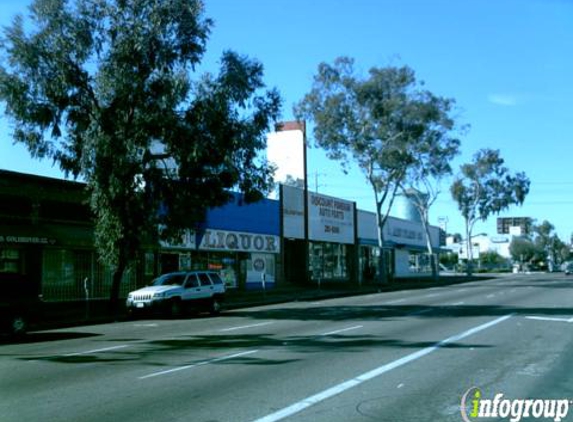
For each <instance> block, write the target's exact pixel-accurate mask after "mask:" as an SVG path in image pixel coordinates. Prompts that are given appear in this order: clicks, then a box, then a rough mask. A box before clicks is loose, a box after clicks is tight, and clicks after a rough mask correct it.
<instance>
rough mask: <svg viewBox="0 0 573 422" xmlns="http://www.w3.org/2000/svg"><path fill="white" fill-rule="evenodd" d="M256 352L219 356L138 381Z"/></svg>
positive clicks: (154, 374) (156, 373)
mask: <svg viewBox="0 0 573 422" xmlns="http://www.w3.org/2000/svg"><path fill="white" fill-rule="evenodd" d="M257 352H258V350H247V351H246V352H240V353H234V354H232V355H227V356H221V357H218V358H214V359H209V360H204V361H201V362H197V363H194V364H192V365H185V366H178V367H176V368H171V369H167V370H166V371H160V372H154V373H152V374H149V375H144V376H143V377H139V379H140V380H144V379H148V378H153V377H158V376H161V375H167V374H172V373H173V372H179V371H184V370H186V369H191V368H196V367H198V366H204V365H209V364H212V363H217V362H222V361H225V360H230V359H235V358H239V357H242V356H247V355H252V354H253V353H257Z"/></svg>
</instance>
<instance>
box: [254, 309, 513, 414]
mask: <svg viewBox="0 0 573 422" xmlns="http://www.w3.org/2000/svg"><path fill="white" fill-rule="evenodd" d="M512 316H513V314H510V315H505V316H503V317H500V318H497V319H494V320H493V321H490V322H487V323H485V324H482V325H478V326H477V327H474V328H470V329H469V330H466V331H464V332H463V333H460V334H456V335H455V336H452V337H448V338H447V339H445V340H442V341H440V342H439V343H436V344H434V345H433V346H430V347H426V348H425V349H422V350H419V351H417V352H414V353H412V354H409V355H407V356H404V357H403V358H400V359H398V360H395V361H393V362H390V363H387V364H385V365H382V366H380V367H378V368H376V369H373V370H371V371H369V372H365V373H364V374H362V375H359V376H357V377H356V378H352V379H350V380H348V381H345V382H343V383H341V384H338V385H335V386H334V387H331V388H329V389H327V390H324V391H322V392H320V393H318V394H315V395H314V396H310V397H307V398H305V399H303V400H301V401H299V402H297V403H294V404H293V405H291V406H288V407H285V408H284V409H281V410H279V411H277V412H274V413H271V414H270V415H267V416H264V417H262V418H260V419H256V420H254V421H253V422H276V421H279V420H282V419H284V418H287V417H289V416H292V415H294V414H296V413H299V412H301V411H303V410H305V409H307V408H308V407H311V406H313V405H315V404H317V403H320V402H322V401H324V400H326V399H329V398H331V397H334V396H336V395H338V394H341V393H343V392H344V391H346V390H349V389H351V388H353V387H356V386H358V385H360V384H362V383H364V382H366V381H369V380H371V379H373V378H376V377H378V376H380V375H382V374H384V373H386V372H389V371H391V370H393V369H396V368H399V367H401V366H404V365H406V364H408V363H410V362H413V361H415V360H418V359H420V358H422V357H424V356H426V355H429V354H430V353H432V352H435V351H436V350H438V349H440V348H441V347H443V346H445V345H447V344H449V343H454V342H456V341H459V340H462V339H464V338H466V337H469V336H471V335H473V334H476V333H478V332H480V331H483V330H486V329H488V328H491V327H493V326H494V325H497V324H499V323H501V322H503V321H505V320H507V319H509V318H511V317H512Z"/></svg>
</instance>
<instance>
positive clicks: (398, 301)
mask: <svg viewBox="0 0 573 422" xmlns="http://www.w3.org/2000/svg"><path fill="white" fill-rule="evenodd" d="M402 302H406V299H396V300H391V301H390V302H386V303H384V305H393V304H395V303H402Z"/></svg>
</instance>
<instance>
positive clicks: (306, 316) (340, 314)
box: [237, 304, 573, 322]
mask: <svg viewBox="0 0 573 422" xmlns="http://www.w3.org/2000/svg"><path fill="white" fill-rule="evenodd" d="M237 314H240V315H241V316H243V317H249V318H251V319H255V320H257V319H261V320H293V321H295V320H296V321H333V322H336V321H380V320H385V319H392V318H403V317H405V316H412V317H416V318H445V317H449V318H459V317H498V316H503V315H509V314H515V315H523V316H567V315H573V308H546V307H532V308H521V307H513V306H497V305H459V306H453V305H452V306H446V305H444V306H441V305H433V306H432V305H417V304H413V305H372V306H368V305H361V306H309V307H306V308H294V309H293V308H275V309H265V310H254V311H240V312H237Z"/></svg>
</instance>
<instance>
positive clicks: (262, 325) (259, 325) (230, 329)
mask: <svg viewBox="0 0 573 422" xmlns="http://www.w3.org/2000/svg"><path fill="white" fill-rule="evenodd" d="M271 324H274V322H271V321H269V322H261V323H259V324H250V325H241V326H239V327H231V328H223V329H222V330H219V331H220V332H228V331H237V330H244V329H247V328H254V327H264V326H265V325H271Z"/></svg>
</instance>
